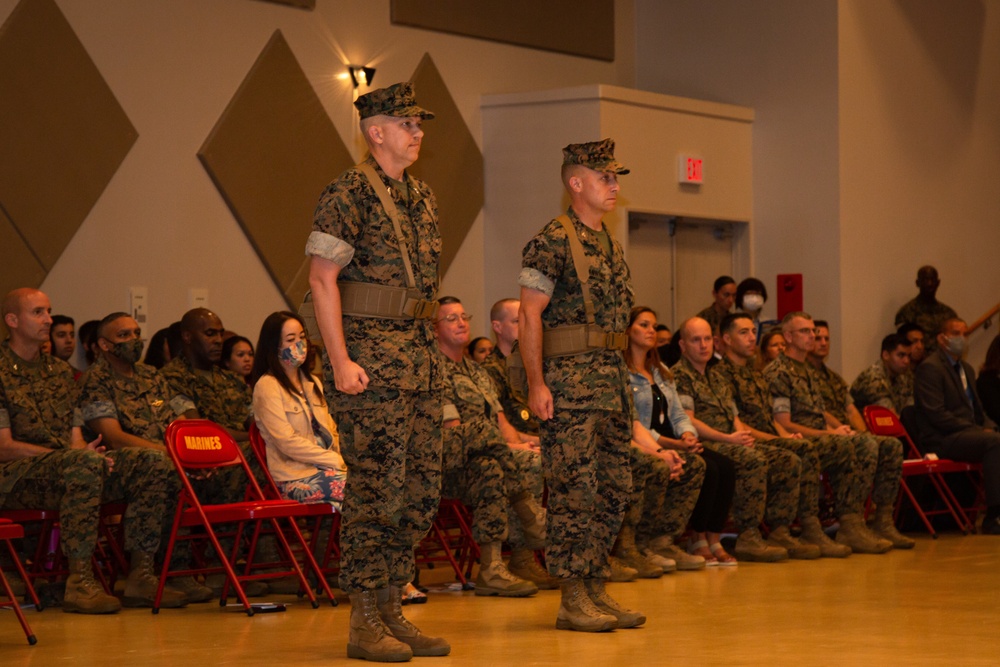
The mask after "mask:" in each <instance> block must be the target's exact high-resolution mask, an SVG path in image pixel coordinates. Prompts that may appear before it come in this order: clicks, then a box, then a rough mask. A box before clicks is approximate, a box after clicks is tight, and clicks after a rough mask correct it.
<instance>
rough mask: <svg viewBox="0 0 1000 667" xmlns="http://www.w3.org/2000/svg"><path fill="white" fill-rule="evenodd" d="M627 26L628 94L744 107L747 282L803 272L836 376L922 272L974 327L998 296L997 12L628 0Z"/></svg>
mask: <svg viewBox="0 0 1000 667" xmlns="http://www.w3.org/2000/svg"><path fill="white" fill-rule="evenodd" d="M636 19H637V21H636V23H637V36H636V41H637V44H638V63H639V66H638V69H637V75H636V79H637V86H638V87H640V88H644V89H648V90H657V91H660V92H664V93H669V94H676V95H687V96H692V97H699V98H703V99H712V100H719V101H722V102H730V103H735V104H744V105H747V106H751V107H753V108H754V111H755V121H754V132H753V146H754V155H753V160H754V181H753V190H754V218H753V232H752V233H753V239H754V248H755V260H756V261H755V266H754V272H755V273H756V274H757V275H758V277H760V278H762V279H764V280H765V281H766V282H767V284H768V286H769V287H770V286H771V285H773V280H774V276H775V274H778V273H803V274H804V284H805V308H806V309H807V310H809V311H811V312H812V313H813V315H815V316H817V317H824V318H825V319H828V320H830V321H831V324H832V325H833V327H834V329H835V330H834V332H833V338H834V351H833V355H832V357H831V365H833V366H834V367H835V368H839V369H841V370H842V371H843V373H844V375H845V376H846V377H848V378H849V379H850V378H852V377H853V376H854V375H856V374H857V373H858V372H859V371H860V370H862V369H863V368H864V367H865V366H867V365H868V364H869V363H871V361H872V360H873V359H874V358H876V356H877V353H878V345H879V342H880V340H881V338H882V336H883V335H884V334H885V333H888V332H889V331H890V329H891V326H892V319H893V316H894V314H895V311H896V309H897V308H898V307H899V306H900V305H902V304H903V303H904V302H906V301H907V300H909V299H910V298H912V297H913V296H914V295H915V293H916V288H915V287H914V285H913V280H914V278H915V274H916V269H917V267H919V266H920V265H922V264H925V263H932V264H935V265H937V266H938V268H939V269H940V271H941V275H942V279H943V284H942V287H941V291H940V297H941V299H942V300H943V301H945V302H946V303H949V304H950V305H952V306H953V307H955V308H956V309H957V310H958V311H959V313H960V314H962V315H964V316H965V317H967V318H968V319H970V320H972V319H975V318H976V317H978V316H979V315H980V314H981V313H982V312H984V311H985V310H987V309H988V308H989V307H990V306H991V305H993V304H995V303H996V302H997V301H1000V270H997V268H996V265H997V260H996V249H997V248H998V247H1000V244H998V241H1000V238H998V237H1000V224H998V216H1000V214H998V211H1000V188H998V187H997V186H996V183H997V182H998V178H1000V146H998V141H1000V140H998V132H1000V122H998V121H1000V118H998V115H1000V71H998V68H1000V3H997V2H980V1H978V0H958V1H956V2H949V3H940V2H935V1H933V0H905V1H903V2H888V1H876V2H872V1H870V0H840V1H839V2H835V1H834V0H817V1H815V2H800V1H799V0H716V1H715V2H712V3H704V2H698V1H697V0H675V1H672V2H670V3H661V2H658V1H656V0H638V1H637V3H636ZM769 306H771V307H772V309H773V304H769ZM766 312H767V311H766V310H765V314H766ZM772 312H773V310H772ZM995 331H996V330H995V329H993V330H992V331H991V332H990V333H989V334H988V335H983V334H979V335H978V336H976V337H974V338H973V341H972V345H973V351H972V355H971V358H972V360H973V362H974V363H978V360H981V359H982V355H983V353H984V351H985V346H986V344H987V343H988V340H989V339H990V338H992V335H993V333H995Z"/></svg>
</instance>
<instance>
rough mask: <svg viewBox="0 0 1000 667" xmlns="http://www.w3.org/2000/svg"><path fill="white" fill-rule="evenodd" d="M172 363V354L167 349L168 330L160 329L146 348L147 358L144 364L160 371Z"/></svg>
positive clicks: (143, 361)
mask: <svg viewBox="0 0 1000 667" xmlns="http://www.w3.org/2000/svg"><path fill="white" fill-rule="evenodd" d="M168 361H170V352H169V350H168V348H167V330H166V329H160V330H159V331H157V332H156V333H155V334H153V335H152V337H151V338H150V339H149V345H147V346H146V357H145V358H144V359H143V360H142V363H144V364H146V365H147V366H152V367H153V368H155V369H157V370H159V369H161V368H163V365H164V364H165V363H167V362H168Z"/></svg>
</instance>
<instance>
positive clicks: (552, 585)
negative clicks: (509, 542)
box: [507, 549, 560, 591]
mask: <svg viewBox="0 0 1000 667" xmlns="http://www.w3.org/2000/svg"><path fill="white" fill-rule="evenodd" d="M507 569H508V570H510V573H511V574H513V575H515V576H517V577H521V578H522V579H524V580H526V581H530V582H532V583H533V584H535V586H537V587H538V590H540V591H554V590H555V589H557V588H559V583H560V582H559V580H558V579H556V578H555V577H553V576H550V575H549V573H548V572H546V571H545V568H543V567H542V566H541V565H539V564H538V561H537V560H535V553H534V552H533V551H531V550H530V549H513V550H512V551H511V553H510V562H509V563H507Z"/></svg>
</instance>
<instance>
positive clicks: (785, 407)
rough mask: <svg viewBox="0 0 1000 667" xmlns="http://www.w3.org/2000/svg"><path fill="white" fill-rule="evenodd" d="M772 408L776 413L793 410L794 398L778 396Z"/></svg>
mask: <svg viewBox="0 0 1000 667" xmlns="http://www.w3.org/2000/svg"><path fill="white" fill-rule="evenodd" d="M771 410H772V411H773V412H774V414H776V415H780V414H783V413H785V412H791V411H792V399H790V398H776V399H774V403H773V404H772V406H771Z"/></svg>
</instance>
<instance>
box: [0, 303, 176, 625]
mask: <svg viewBox="0 0 1000 667" xmlns="http://www.w3.org/2000/svg"><path fill="white" fill-rule="evenodd" d="M0 309H2V316H3V320H4V323H5V324H6V325H7V329H8V330H9V331H10V338H8V339H7V340H5V341H3V343H0V461H3V463H0V508H3V509H8V510H16V509H54V510H59V528H60V537H59V539H60V543H61V546H62V551H63V553H64V554H65V555H66V558H67V559H68V560H69V578H68V579H67V581H66V591H65V594H64V597H63V603H62V607H63V611H66V612H79V613H83V614H108V613H113V612H116V611H118V610H119V609H120V608H121V606H122V602H124V604H125V606H129V607H151V606H152V604H153V598H154V596H155V595H156V589H157V587H158V585H159V578H158V577H157V576H156V574H155V573H154V568H153V556H154V554H155V553H156V551H157V549H158V548H159V546H160V535H161V533H162V532H163V524H164V521H168V520H169V519H168V518H167V517H168V516H169V515H168V513H167V507H172V506H173V503H172V497H173V496H174V495H175V494H176V493H177V490H176V486H177V485H176V481H175V479H176V478H175V473H174V472H173V466H172V465H171V464H170V462H169V460H168V459H167V458H166V457H165V456H163V455H162V454H161V453H159V452H153V451H136V450H133V451H108V452H106V451H105V448H104V445H102V444H101V439H100V438H97V439H96V440H94V441H93V442H90V443H88V442H85V441H84V439H83V432H82V429H81V426H82V422H81V420H80V415H79V413H78V412H77V411H76V410H75V407H76V405H77V397H78V389H77V386H76V383H75V382H74V380H73V370H72V368H71V367H70V365H69V364H67V363H66V362H64V361H62V360H61V359H56V358H54V357H50V356H42V355H41V354H40V352H39V347H40V345H41V343H42V342H43V341H45V340H48V337H49V326H50V324H51V318H50V316H49V312H50V310H51V309H50V306H49V298H48V297H47V296H46V295H45V294H44V293H42V292H40V291H38V290H36V289H30V288H24V289H18V290H14V291H12V292H10V293H9V294H7V296H6V297H5V298H4V300H3V303H2V308H0ZM108 502H122V503H127V505H128V507H127V509H126V510H125V521H124V527H125V549H126V551H128V552H130V554H131V567H130V568H129V575H128V579H127V580H126V582H125V591H124V597H123V599H122V601H121V602H120V601H119V600H118V598H116V597H113V596H111V595H108V594H106V593H105V592H104V589H103V587H102V586H101V585H99V584H98V583H97V581H96V580H95V578H94V572H93V570H92V568H91V557H92V555H93V552H94V548H95V546H96V545H97V534H98V522H99V521H100V505H101V503H108ZM187 602H188V600H187V598H186V596H185V595H184V594H183V593H181V592H179V591H176V590H173V589H168V590H165V591H164V597H163V603H162V604H163V606H164V607H182V606H184V605H185V604H187Z"/></svg>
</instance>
